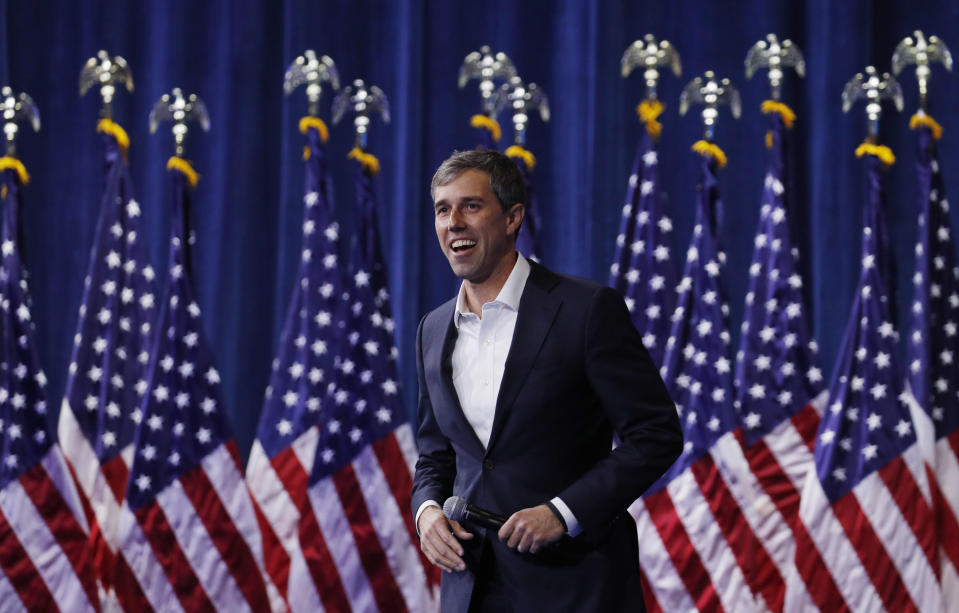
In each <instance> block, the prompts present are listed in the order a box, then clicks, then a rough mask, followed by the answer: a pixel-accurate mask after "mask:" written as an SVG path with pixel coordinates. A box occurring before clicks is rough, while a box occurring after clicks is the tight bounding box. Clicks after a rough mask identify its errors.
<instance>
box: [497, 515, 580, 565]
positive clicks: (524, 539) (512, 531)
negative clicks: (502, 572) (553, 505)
mask: <svg viewBox="0 0 959 613" xmlns="http://www.w3.org/2000/svg"><path fill="white" fill-rule="evenodd" d="M565 533H566V529H565V528H564V527H563V524H562V522H560V521H559V518H557V517H556V515H555V514H553V512H552V511H551V510H550V509H549V507H547V506H546V505H545V504H541V505H539V506H536V507H533V508H531V509H522V510H520V511H517V512H515V513H513V514H512V515H510V517H509V519H507V520H506V523H505V524H503V526H502V527H501V528H500V529H499V533H498V536H499V540H501V541H504V542H505V543H506V545H507V546H508V547H509V548H510V549H515V550H516V551H518V552H520V553H525V552H527V551H528V552H529V553H536V552H537V551H539V550H540V549H542V548H543V547H545V546H546V545H549V544H550V543H555V542H556V541H558V540H559V539H560V538H561V537H562V536H563V534H565Z"/></svg>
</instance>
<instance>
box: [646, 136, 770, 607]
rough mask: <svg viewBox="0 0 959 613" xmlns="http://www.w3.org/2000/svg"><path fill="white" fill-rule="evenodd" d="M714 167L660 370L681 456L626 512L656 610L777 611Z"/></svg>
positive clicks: (706, 175) (712, 162) (711, 164)
mask: <svg viewBox="0 0 959 613" xmlns="http://www.w3.org/2000/svg"><path fill="white" fill-rule="evenodd" d="M703 144H705V143H703ZM708 147H709V148H710V149H712V150H715V149H718V148H715V146H713V145H708ZM716 169H717V159H716V158H715V157H713V156H712V155H706V154H704V155H703V156H702V161H701V173H700V185H699V202H698V206H697V213H696V215H697V216H696V225H695V227H694V229H693V238H692V242H691V245H690V247H689V250H688V251H687V254H686V267H685V271H684V273H683V278H682V279H681V280H680V282H679V285H678V288H677V293H678V299H677V306H676V309H675V311H674V313H673V316H672V329H671V332H670V336H669V339H668V340H667V341H666V354H665V357H664V365H663V367H662V369H661V370H662V372H663V379H664V381H665V382H666V385H667V386H668V387H669V389H670V393H671V395H672V397H673V400H674V401H675V402H676V407H677V410H678V411H679V416H680V421H681V423H682V427H683V437H684V439H685V443H684V449H683V454H682V455H681V456H680V458H679V459H678V460H677V461H676V463H675V464H674V465H673V466H672V467H671V468H670V470H669V471H667V473H666V474H665V475H663V477H662V478H661V479H660V480H659V481H658V482H657V483H656V484H654V485H653V487H651V488H650V489H649V491H647V493H646V494H645V495H644V496H643V498H641V499H640V500H638V501H637V502H636V503H634V504H633V505H632V506H631V507H630V510H631V512H632V513H633V516H634V517H635V518H636V521H637V525H638V527H639V533H640V536H639V549H640V566H641V567H642V568H643V569H644V572H645V575H646V577H647V579H648V583H649V587H650V589H649V590H648V591H647V600H648V601H649V602H650V603H652V602H653V601H655V603H656V604H655V605H654V606H658V607H659V608H660V609H661V610H663V611H692V610H697V609H698V610H702V611H722V610H726V611H756V610H762V609H763V608H764V607H765V608H769V609H772V610H781V608H782V590H781V589H780V586H781V584H782V579H781V577H778V572H777V567H776V565H775V564H774V563H773V562H772V560H771V559H770V556H769V553H768V552H767V551H766V549H765V547H764V545H763V543H762V541H761V540H760V536H759V535H760V532H759V531H758V530H757V525H758V524H760V523H761V519H762V517H761V516H760V513H759V509H758V508H757V507H755V506H753V503H754V501H755V500H754V497H753V495H752V494H753V492H755V477H754V476H753V475H752V473H751V472H750V469H749V465H748V462H747V459H746V457H745V456H744V454H743V449H742V447H741V445H740V438H741V436H742V434H741V431H740V424H739V417H738V415H737V413H736V411H735V409H734V407H733V382H732V363H731V361H730V359H729V354H730V347H729V345H730V335H729V331H728V327H727V319H728V311H729V309H728V306H727V304H726V302H725V298H724V296H723V291H722V287H721V281H720V275H721V271H722V269H723V265H724V263H725V259H726V258H725V254H724V253H723V251H722V250H721V248H720V246H719V241H718V238H717V233H718V230H719V227H720V215H721V203H720V200H719V192H718V184H717V178H716ZM755 568H762V569H764V572H763V573H755V572H753V569H755Z"/></svg>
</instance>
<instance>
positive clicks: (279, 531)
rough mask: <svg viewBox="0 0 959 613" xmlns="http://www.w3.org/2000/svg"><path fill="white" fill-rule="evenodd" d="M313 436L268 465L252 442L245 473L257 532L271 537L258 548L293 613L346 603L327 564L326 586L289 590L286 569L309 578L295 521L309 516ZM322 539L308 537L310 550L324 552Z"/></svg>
mask: <svg viewBox="0 0 959 613" xmlns="http://www.w3.org/2000/svg"><path fill="white" fill-rule="evenodd" d="M318 436H319V434H318V430H317V429H316V428H310V429H309V430H307V431H306V432H304V433H303V434H302V435H300V437H299V438H297V439H296V440H295V441H294V442H293V443H292V444H291V445H290V446H289V447H287V448H286V449H285V450H283V451H282V452H280V453H279V454H277V456H276V457H275V458H273V460H272V461H271V460H270V459H269V458H268V457H267V455H266V452H265V451H264V450H263V447H262V446H261V445H260V443H259V441H254V443H253V449H252V450H251V452H250V460H249V462H248V463H247V468H246V480H247V484H248V486H249V488H250V493H251V494H252V495H253V498H254V501H255V504H256V505H257V507H258V508H259V511H260V512H261V513H262V516H263V520H264V523H265V524H266V525H261V529H263V530H264V531H269V532H272V533H273V534H274V535H275V537H276V538H275V540H273V541H272V543H264V548H265V550H264V558H265V561H266V570H267V573H268V574H269V576H270V577H271V579H272V581H273V583H275V584H276V586H277V587H278V588H279V590H280V592H281V593H283V594H285V596H286V599H287V601H288V603H289V606H290V608H291V610H293V611H324V610H332V611H336V610H339V609H342V608H343V606H344V605H346V603H347V600H346V598H345V594H344V593H343V587H342V584H341V582H340V579H339V576H338V575H337V574H336V568H335V566H332V565H328V566H327V574H326V578H327V581H326V582H325V583H324V584H323V585H322V586H317V585H315V584H313V583H312V582H306V583H303V584H300V585H297V586H296V589H291V588H290V575H291V568H294V567H295V568H297V569H299V571H298V572H300V573H301V574H300V576H309V573H308V571H306V560H305V559H304V557H303V551H302V550H301V548H300V538H299V530H300V528H299V526H300V519H301V517H303V516H304V515H312V513H313V510H312V508H311V507H310V502H309V498H308V497H307V493H306V491H307V486H308V482H309V471H310V469H311V468H312V466H313V458H314V455H315V453H316V443H317V438H318ZM322 538H323V536H322V534H320V533H319V532H318V531H314V532H312V533H311V536H310V540H311V546H312V547H313V548H314V549H316V550H321V551H326V550H327V547H326V544H325V543H323V542H317V539H322ZM320 588H322V589H320Z"/></svg>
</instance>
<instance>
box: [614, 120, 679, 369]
mask: <svg viewBox="0 0 959 613" xmlns="http://www.w3.org/2000/svg"><path fill="white" fill-rule="evenodd" d="M672 231H673V223H672V220H670V218H669V217H668V216H667V215H666V211H665V202H664V199H663V196H662V194H661V193H660V191H659V156H658V153H657V151H656V146H655V142H654V139H653V137H652V135H651V134H650V133H649V129H648V128H647V129H644V130H643V132H642V137H641V139H640V142H639V147H638V148H637V150H636V159H635V161H634V162H633V170H632V173H631V174H630V175H629V185H628V187H627V190H626V204H624V205H623V218H622V221H621V222H620V228H619V234H618V235H617V236H616V253H615V255H614V256H613V264H612V266H610V269H609V285H610V286H611V287H614V288H616V289H617V290H619V291H620V293H622V294H623V296H624V297H625V299H626V306H627V307H629V312H630V314H631V315H632V318H633V323H634V324H635V325H636V329H637V330H639V333H640V334H641V335H642V337H643V345H645V346H646V350H647V351H649V354H650V356H651V357H652V358H653V362H654V363H655V364H657V365H661V364H662V363H663V356H664V354H665V352H666V339H667V338H668V337H669V328H670V319H669V315H670V314H671V313H672V312H673V309H674V308H675V306H676V295H675V293H674V292H673V291H672V290H673V288H675V287H676V277H677V275H676V265H675V263H674V262H673V259H672V257H671V253H670V252H671V248H670V244H671V240H672V239H671V235H672Z"/></svg>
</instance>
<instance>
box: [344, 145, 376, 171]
mask: <svg viewBox="0 0 959 613" xmlns="http://www.w3.org/2000/svg"><path fill="white" fill-rule="evenodd" d="M346 157H348V158H353V159H354V160H356V161H358V162H359V163H360V164H362V165H363V167H364V168H366V169H367V170H368V171H369V172H370V174H372V175H373V176H376V175H378V174H379V173H380V161H379V160H378V159H376V156H375V155H373V154H372V153H367V152H365V151H363V150H362V149H360V148H359V147H353V148H352V149H350V152H349V154H347V156H346Z"/></svg>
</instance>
